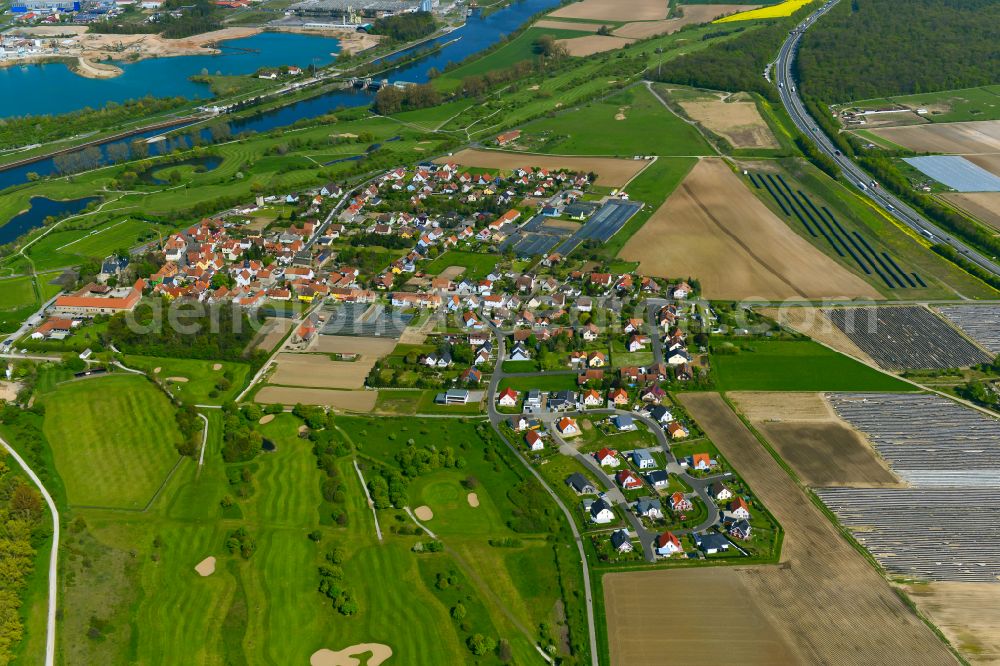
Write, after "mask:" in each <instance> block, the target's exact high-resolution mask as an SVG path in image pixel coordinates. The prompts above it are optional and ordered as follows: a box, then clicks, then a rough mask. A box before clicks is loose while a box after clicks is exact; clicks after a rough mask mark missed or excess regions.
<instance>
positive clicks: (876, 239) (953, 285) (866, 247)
mask: <svg viewBox="0 0 1000 666" xmlns="http://www.w3.org/2000/svg"><path fill="white" fill-rule="evenodd" d="M737 166H738V167H739V168H740V169H744V170H746V171H747V172H748V176H747V182H748V184H749V186H748V189H749V190H750V191H751V192H752V193H753V194H754V195H755V196H757V197H758V198H759V199H760V201H762V202H763V203H764V205H765V206H767V207H768V208H769V209H770V210H771V211H772V212H774V213H775V215H777V216H778V217H779V218H781V219H783V220H785V223H786V224H788V225H789V226H790V228H791V229H792V230H793V231H794V232H795V233H796V234H798V235H799V236H800V237H801V238H803V239H805V240H806V241H808V242H809V243H811V244H812V245H813V246H814V247H816V248H817V249H819V250H820V251H821V252H823V253H824V254H825V255H826V256H828V257H830V258H831V259H833V260H834V261H836V262H838V263H840V264H841V265H844V266H846V267H847V268H848V269H849V270H852V271H860V274H863V275H865V279H867V280H868V281H869V282H870V283H871V284H872V285H873V286H874V287H875V288H876V289H878V290H879V291H880V292H881V293H882V295H883V296H884V297H886V298H899V299H914V298H955V297H956V296H958V295H961V297H962V298H996V297H997V296H998V293H997V291H996V290H994V289H992V288H990V287H989V286H988V285H986V284H985V283H983V282H982V281H980V280H978V279H976V278H974V277H972V276H970V275H969V274H968V273H965V272H964V271H962V270H960V269H958V268H957V267H956V266H954V265H953V264H951V263H949V262H947V261H944V260H943V259H942V258H941V257H939V256H937V255H936V254H935V253H933V252H928V251H927V245H926V244H925V243H924V242H923V241H921V240H919V239H918V238H915V237H914V236H913V235H910V234H908V233H906V232H905V231H903V230H901V229H900V228H899V227H897V226H896V225H895V224H894V223H893V222H892V220H891V218H888V217H886V216H884V215H882V214H881V213H879V212H878V211H876V210H875V209H874V208H872V207H871V206H870V205H869V204H868V203H867V202H866V201H865V200H863V199H862V198H861V197H860V196H859V195H858V194H857V193H856V192H852V191H850V190H849V189H847V188H846V187H844V186H843V185H841V184H840V183H837V182H835V181H833V180H831V179H830V178H829V177H828V176H827V175H826V174H823V173H822V172H820V171H819V170H818V169H816V168H815V167H813V166H812V165H811V164H808V163H806V162H804V161H802V160H799V159H777V160H767V161H764V160H744V159H740V160H737ZM792 198H794V199H795V201H796V203H795V204H793V203H792ZM789 207H791V209H789Z"/></svg>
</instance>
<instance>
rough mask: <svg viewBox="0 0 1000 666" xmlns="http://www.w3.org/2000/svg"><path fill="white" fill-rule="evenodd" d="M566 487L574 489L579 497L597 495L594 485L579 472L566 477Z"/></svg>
mask: <svg viewBox="0 0 1000 666" xmlns="http://www.w3.org/2000/svg"><path fill="white" fill-rule="evenodd" d="M566 485H567V486H569V487H570V488H572V489H573V490H574V492H576V494H577V495H595V494H597V489H596V488H594V484H592V483H591V482H590V481H588V480H587V477H585V476H584V475H583V474H580V473H579V472H574V473H573V474H570V475H569V476H568V477H566Z"/></svg>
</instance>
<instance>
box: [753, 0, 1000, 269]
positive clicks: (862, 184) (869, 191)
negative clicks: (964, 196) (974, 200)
mask: <svg viewBox="0 0 1000 666" xmlns="http://www.w3.org/2000/svg"><path fill="white" fill-rule="evenodd" d="M839 1H840V0H830V1H829V2H827V3H826V4H824V5H822V6H821V7H820V8H819V9H817V10H816V11H814V12H813V13H812V14H810V15H809V16H808V17H806V19H805V20H804V21H802V23H800V24H799V25H798V26H796V28H795V29H794V30H792V32H791V33H790V34H789V35H788V38H787V39H786V40H785V43H784V44H782V45H781V50H780V51H779V52H778V57H777V59H776V60H775V62H774V63H773V64H774V69H775V78H776V81H777V84H778V94H779V95H780V97H781V103H782V104H783V105H784V107H785V110H786V111H788V115H789V116H791V118H792V122H794V123H795V126H796V127H797V128H798V129H799V130H800V131H801V132H802V134H803V135H805V136H806V137H807V138H808V139H809V140H810V141H812V142H813V143H814V144H815V145H816V147H817V148H818V149H819V150H820V151H821V152H822V153H823V154H825V155H826V156H828V157H829V158H830V159H832V160H833V161H834V162H835V163H836V164H837V166H838V167H839V168H840V170H841V171H842V172H843V174H844V176H845V178H846V180H847V181H848V182H849V183H850V184H851V185H853V186H854V187H855V188H857V189H858V190H860V191H861V193H862V194H864V195H865V196H867V197H868V198H869V199H870V200H871V201H872V202H874V203H875V204H876V205H877V206H878V207H879V208H881V209H882V210H883V211H884V212H885V213H886V214H887V215H890V216H892V217H894V218H896V219H897V220H899V221H900V222H902V223H903V224H905V225H906V226H908V227H910V228H911V229H913V230H914V231H916V232H917V233H919V234H920V235H921V236H923V237H924V238H926V239H928V240H930V241H932V242H935V243H945V244H947V245H950V246H951V247H952V248H954V249H955V250H956V251H957V252H959V253H960V254H961V255H962V256H963V257H965V258H966V259H967V260H969V261H971V262H973V263H975V264H976V265H978V266H979V267H980V268H983V269H984V270H987V271H989V272H991V273H993V274H996V275H1000V265H998V264H997V263H996V257H987V256H984V255H982V254H980V253H979V252H978V251H977V250H975V249H974V248H972V247H970V246H968V245H966V244H965V243H963V242H962V241H961V240H959V239H957V238H955V237H954V236H953V235H952V234H950V233H949V232H947V231H945V230H943V229H941V228H940V227H938V226H937V225H935V224H934V223H933V222H931V221H929V220H928V219H927V218H925V217H924V216H922V215H921V214H920V213H918V212H917V211H916V210H914V209H913V208H911V207H910V206H908V205H907V204H906V203H904V202H903V201H901V200H899V199H898V198H897V197H895V196H894V195H892V194H890V193H889V192H886V191H885V190H884V189H883V188H881V187H871V186H870V183H871V182H872V179H871V177H870V176H869V175H868V174H867V173H865V171H864V170H863V169H862V168H861V167H860V166H858V165H857V164H856V163H855V162H854V161H852V160H851V159H850V158H848V157H847V156H846V155H843V154H841V152H840V151H839V150H838V149H837V148H836V147H835V146H834V145H833V142H832V141H831V140H830V138H829V137H828V136H826V134H825V133H824V132H823V130H821V129H820V128H819V126H818V125H817V124H816V121H815V120H814V119H813V118H812V116H810V115H809V112H808V111H807V110H806V107H805V104H804V103H803V102H802V98H801V97H800V96H799V91H798V90H797V89H796V87H795V86H796V82H795V78H794V76H793V75H792V64H793V63H794V62H795V56H796V52H797V50H798V46H799V40H801V38H802V35H803V34H804V33H805V31H806V30H807V29H808V28H809V27H810V26H812V25H813V24H814V23H815V22H816V21H817V20H819V19H820V17H822V16H823V15H824V14H826V13H827V12H828V11H830V9H832V8H833V7H834V6H836V5H837V3H838V2H839ZM769 71H770V70H768V72H769ZM768 72H765V74H764V76H765V78H769V77H768Z"/></svg>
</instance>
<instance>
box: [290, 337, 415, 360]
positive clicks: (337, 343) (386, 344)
mask: <svg viewBox="0 0 1000 666" xmlns="http://www.w3.org/2000/svg"><path fill="white" fill-rule="evenodd" d="M395 348H396V341H395V340H391V339H387V338H362V337H357V336H353V335H317V336H316V337H315V338H313V342H312V343H311V344H310V345H309V351H311V352H320V353H322V354H360V355H361V356H362V357H371V358H372V359H373V360H374V359H377V358H379V357H382V356H385V355H386V354H388V353H390V352H391V351H392V350H393V349H395Z"/></svg>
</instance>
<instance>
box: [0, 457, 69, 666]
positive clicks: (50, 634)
mask: <svg viewBox="0 0 1000 666" xmlns="http://www.w3.org/2000/svg"><path fill="white" fill-rule="evenodd" d="M0 445H3V448H5V449H7V453H9V454H10V455H11V457H12V458H14V460H16V461H17V464H18V465H20V466H21V469H23V470H24V473H25V474H27V475H28V476H29V477H30V478H31V480H32V482H34V484H35V485H36V486H38V490H39V491H40V492H41V493H42V497H43V498H45V503H46V504H48V505H49V512H50V513H51V514H52V550H51V552H50V553H49V610H48V618H47V621H46V624H45V666H53V665H54V664H55V661H56V604H57V603H58V598H59V589H58V584H57V583H58V581H57V574H58V570H59V567H58V565H59V510H58V509H56V503H55V501H54V500H53V499H52V495H50V494H49V491H48V490H46V488H45V486H44V485H42V481H41V479H39V478H38V475H37V474H35V472H34V470H32V469H31V468H30V467H28V463H26V462H24V459H23V458H22V457H21V456H20V455H18V453H17V451H15V450H14V448H13V447H12V446H11V445H10V444H8V443H7V442H6V441H5V440H4V439H2V438H0Z"/></svg>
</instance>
